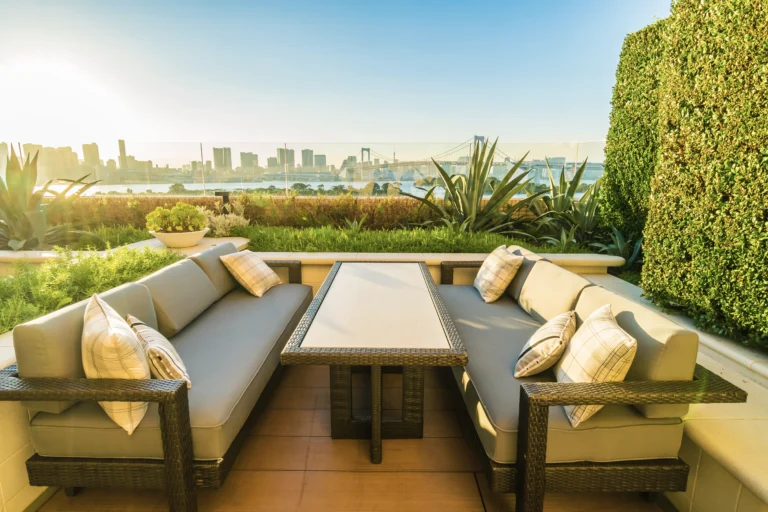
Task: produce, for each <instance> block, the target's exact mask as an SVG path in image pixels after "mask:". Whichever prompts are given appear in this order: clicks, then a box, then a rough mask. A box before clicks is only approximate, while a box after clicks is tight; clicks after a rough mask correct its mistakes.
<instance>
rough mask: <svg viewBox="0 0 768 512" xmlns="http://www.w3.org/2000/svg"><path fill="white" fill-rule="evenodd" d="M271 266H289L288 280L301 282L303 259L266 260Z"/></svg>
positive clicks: (294, 282)
mask: <svg viewBox="0 0 768 512" xmlns="http://www.w3.org/2000/svg"><path fill="white" fill-rule="evenodd" d="M264 263H266V264H267V265H269V266H270V267H271V268H287V269H288V282H289V283H293V284H301V261H299V260H264Z"/></svg>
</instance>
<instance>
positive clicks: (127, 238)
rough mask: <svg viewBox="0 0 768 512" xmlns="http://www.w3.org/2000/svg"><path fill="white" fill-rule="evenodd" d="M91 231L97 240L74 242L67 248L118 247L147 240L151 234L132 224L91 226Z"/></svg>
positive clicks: (78, 249)
mask: <svg viewBox="0 0 768 512" xmlns="http://www.w3.org/2000/svg"><path fill="white" fill-rule="evenodd" d="M91 232H92V233H93V234H94V235H96V236H97V237H98V238H99V242H97V243H93V242H89V241H86V240H83V241H80V242H78V243H75V244H69V245H68V248H69V249H72V250H74V251H82V250H86V249H98V250H102V249H106V248H107V247H112V248H115V247H120V246H122V245H128V244H132V243H135V242H141V241H142V240H149V239H150V238H152V235H150V234H149V231H147V230H146V229H143V228H142V229H139V228H134V227H133V226H105V225H104V224H102V225H101V226H99V227H96V228H92V229H91Z"/></svg>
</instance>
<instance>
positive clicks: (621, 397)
mask: <svg viewBox="0 0 768 512" xmlns="http://www.w3.org/2000/svg"><path fill="white" fill-rule="evenodd" d="M521 393H525V395H526V396H527V398H528V400H529V401H530V402H531V403H533V404H536V405H542V406H547V407H549V406H553V405H608V404H627V405H635V404H707V403H710V404H711V403H740V402H746V400H747V393H746V392H745V391H743V390H742V389H740V388H738V387H736V386H734V385H733V384H731V383H730V382H728V381H727V380H725V379H723V378H721V377H720V376H718V375H715V374H714V373H712V372H710V371H709V370H707V369H706V368H704V367H702V366H699V365H696V370H695V371H694V378H693V380H690V381H634V382H633V381H624V382H595V383H577V382H536V383H525V384H523V385H522V386H521Z"/></svg>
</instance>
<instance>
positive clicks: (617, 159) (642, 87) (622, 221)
mask: <svg viewBox="0 0 768 512" xmlns="http://www.w3.org/2000/svg"><path fill="white" fill-rule="evenodd" d="M664 23H665V22H664V20H660V21H657V22H656V23H654V24H653V25H650V26H648V27H645V28H644V29H642V30H640V31H638V32H635V33H633V34H630V35H629V36H627V38H626V39H625V40H624V47H623V48H622V50H621V56H620V57H619V65H618V68H617V70H616V85H615V86H614V88H613V99H612V100H611V105H612V107H613V108H612V110H611V124H610V128H609V130H608V135H607V136H606V141H605V173H604V174H603V178H602V182H603V185H602V187H601V189H600V207H601V212H602V216H603V220H604V221H605V222H606V224H607V225H611V224H612V225H614V226H616V227H617V228H618V229H619V230H620V231H621V232H622V233H625V234H628V235H631V236H632V237H636V236H637V235H639V234H640V233H642V231H643V226H645V220H646V218H647V216H648V196H650V183H651V176H653V171H654V169H655V167H656V161H657V156H658V147H659V114H658V103H659V100H658V94H659V64H660V62H661V58H662V55H663V48H664V46H663V41H662V35H663V29H664Z"/></svg>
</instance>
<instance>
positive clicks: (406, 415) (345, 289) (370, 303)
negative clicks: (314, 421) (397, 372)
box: [280, 262, 467, 463]
mask: <svg viewBox="0 0 768 512" xmlns="http://www.w3.org/2000/svg"><path fill="white" fill-rule="evenodd" d="M280 361H281V362H282V364H284V365H294V364H312V365H329V366H330V372H331V436H332V437H333V438H334V439H360V438H368V437H370V439H371V462H373V463H380V462H381V456H382V454H381V440H382V438H384V439H388V438H389V439H397V438H400V439H402V438H421V437H422V436H423V432H424V368H425V367H427V366H465V365H466V364H467V351H466V350H465V349H464V345H463V344H462V342H461V339H460V338H459V334H458V332H457V331H456V327H455V326H454V325H453V321H452V320H451V318H450V316H448V312H447V310H446V308H445V305H444V304H443V301H442V299H441V298H440V295H439V294H438V292H437V287H436V286H435V282H434V281H433V280H432V276H431V275H430V273H429V269H428V268H427V265H426V264H425V263H423V262H414V263H410V262H408V263H401V262H397V263H394V262H393V263H386V262H370V263H369V262H337V263H336V264H334V266H333V268H332V269H331V271H330V273H329V274H328V277H326V279H325V281H324V282H323V285H322V286H321V288H320V290H319V291H318V293H317V296H315V298H314V300H313V301H312V304H310V306H309V309H308V310H307V312H306V313H305V314H304V317H303V318H302V319H301V321H300V322H299V325H298V327H297V328H296V330H295V331H294V333H293V335H292V336H291V338H290V340H288V343H287V345H286V346H285V349H283V353H282V355H281V357H280ZM357 366H365V367H370V372H371V415H370V417H368V416H365V417H360V416H355V415H354V414H353V412H352V367H357ZM384 366H385V367H401V368H402V373H403V411H402V419H398V420H392V421H389V420H387V421H382V417H381V384H382V367H384Z"/></svg>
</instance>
